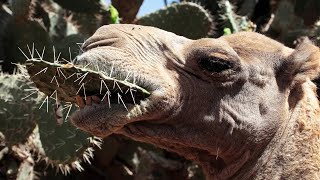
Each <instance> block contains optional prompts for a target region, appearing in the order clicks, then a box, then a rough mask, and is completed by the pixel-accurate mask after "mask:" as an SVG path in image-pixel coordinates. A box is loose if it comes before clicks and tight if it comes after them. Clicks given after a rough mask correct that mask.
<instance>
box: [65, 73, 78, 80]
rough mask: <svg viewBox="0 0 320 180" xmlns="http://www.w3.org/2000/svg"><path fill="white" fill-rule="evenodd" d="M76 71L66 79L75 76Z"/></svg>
mask: <svg viewBox="0 0 320 180" xmlns="http://www.w3.org/2000/svg"><path fill="white" fill-rule="evenodd" d="M75 74H76V73H73V74H71V75H70V76H68V77H67V78H66V79H69V78H71V77H72V76H74V75H75Z"/></svg>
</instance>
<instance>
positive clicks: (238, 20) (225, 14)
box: [219, 0, 255, 33]
mask: <svg viewBox="0 0 320 180" xmlns="http://www.w3.org/2000/svg"><path fill="white" fill-rule="evenodd" d="M219 5H220V13H221V20H222V21H223V22H222V25H223V27H224V28H230V29H231V31H232V33H237V32H240V31H254V30H255V25H254V24H253V23H252V22H251V21H250V20H249V19H248V18H247V17H246V16H239V15H237V14H236V13H235V12H234V10H233V9H234V7H233V5H232V4H231V3H230V2H229V1H228V0H226V1H220V3H219Z"/></svg>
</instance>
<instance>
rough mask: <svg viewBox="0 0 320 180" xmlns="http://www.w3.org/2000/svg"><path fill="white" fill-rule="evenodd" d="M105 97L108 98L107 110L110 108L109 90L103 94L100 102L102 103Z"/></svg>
mask: <svg viewBox="0 0 320 180" xmlns="http://www.w3.org/2000/svg"><path fill="white" fill-rule="evenodd" d="M106 96H107V98H108V103H109V108H111V103H110V96H111V92H110V91H109V90H108V91H107V92H106V93H105V94H104V96H103V97H102V99H101V101H103V100H104V98H105V97H106Z"/></svg>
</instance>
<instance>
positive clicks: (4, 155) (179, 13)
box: [0, 0, 320, 180]
mask: <svg viewBox="0 0 320 180" xmlns="http://www.w3.org/2000/svg"><path fill="white" fill-rule="evenodd" d="M319 17H320V1H319V0H304V1H301V0H180V1H179V0H176V1H172V0H101V1H100V0H0V66H1V68H0V69H1V71H0V179H23V180H24V179H66V180H67V179H89V178H94V179H124V180H127V179H128V180H131V179H132V180H133V179H137V180H138V179H139V180H140V179H150V180H153V179H154V180H167V179H169V180H170V179H175V180H176V179H177V180H179V179H194V180H200V179H204V177H203V174H202V171H201V168H199V167H198V166H197V165H196V164H194V163H192V162H190V161H188V160H185V159H184V158H182V157H180V156H178V155H176V154H174V153H171V152H167V151H165V150H162V149H158V148H156V147H153V146H151V145H147V144H143V143H139V142H134V141H132V140H130V139H127V138H125V137H122V136H118V135H117V136H116V135H113V136H110V137H108V138H106V139H100V138H97V137H91V136H90V135H89V134H86V133H83V132H81V131H79V130H78V129H76V128H74V127H73V126H71V125H70V123H69V122H68V118H67V115H65V117H64V119H65V122H63V123H62V124H61V123H57V122H56V121H55V116H56V114H55V112H54V111H49V113H48V112H46V110H45V108H41V107H43V104H44V103H43V102H45V101H44V100H43V99H41V97H40V96H39V95H37V91H36V90H35V88H34V86H33V84H32V83H31V82H30V81H28V80H27V79H26V78H24V76H25V75H24V74H23V72H20V71H18V70H17V69H18V67H19V65H17V64H20V63H22V64H23V63H24V62H25V61H26V60H27V59H30V58H35V57H37V58H39V57H41V59H44V60H46V61H51V62H52V61H53V60H54V59H57V58H58V59H62V60H63V59H64V60H72V59H73V58H75V57H76V56H77V54H79V52H81V48H80V47H81V44H82V43H83V42H84V41H85V40H86V39H87V38H88V37H90V36H91V35H92V34H93V33H94V32H95V30H96V29H97V28H99V27H100V26H102V25H107V24H114V23H132V24H140V25H147V26H154V27H158V28H161V29H164V30H167V31H171V32H174V33H176V34H178V35H181V36H185V37H188V38H190V39H199V38H205V37H211V38H217V37H220V36H223V35H229V34H232V33H237V32H241V31H255V32H259V33H262V34H265V35H266V36H269V37H271V38H273V39H275V40H278V41H280V42H281V43H283V44H285V45H287V46H289V47H295V46H296V45H297V44H298V43H299V41H300V40H301V39H302V38H304V37H308V38H309V39H311V40H312V41H313V42H314V43H315V44H319V42H320V21H319V20H320V19H319ZM315 82H316V83H317V84H319V83H318V82H319V80H316V81H315ZM318 94H319V93H318ZM42 98H43V97H42ZM65 110H66V112H68V113H69V112H72V111H74V110H75V109H74V108H73V107H72V106H65Z"/></svg>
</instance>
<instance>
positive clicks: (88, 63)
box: [83, 63, 91, 68]
mask: <svg viewBox="0 0 320 180" xmlns="http://www.w3.org/2000/svg"><path fill="white" fill-rule="evenodd" d="M89 65H91V63H88V64H87V65H85V66H84V67H83V68H87V67H88V66H89Z"/></svg>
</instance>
